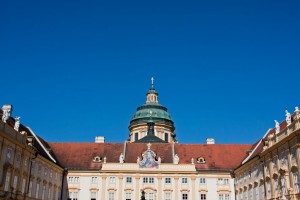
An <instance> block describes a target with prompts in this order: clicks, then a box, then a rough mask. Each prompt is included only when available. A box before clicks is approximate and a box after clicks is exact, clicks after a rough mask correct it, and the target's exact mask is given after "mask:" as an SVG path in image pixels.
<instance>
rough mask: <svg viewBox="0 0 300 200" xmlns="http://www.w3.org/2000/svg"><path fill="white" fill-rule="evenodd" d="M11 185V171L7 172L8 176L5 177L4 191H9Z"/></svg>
mask: <svg viewBox="0 0 300 200" xmlns="http://www.w3.org/2000/svg"><path fill="white" fill-rule="evenodd" d="M9 185H10V172H9V171H7V172H6V177H5V185H4V191H5V192H8V191H9Z"/></svg>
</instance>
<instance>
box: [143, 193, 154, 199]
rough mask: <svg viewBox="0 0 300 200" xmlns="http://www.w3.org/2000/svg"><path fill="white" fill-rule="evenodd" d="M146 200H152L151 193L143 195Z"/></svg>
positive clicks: (152, 195)
mask: <svg viewBox="0 0 300 200" xmlns="http://www.w3.org/2000/svg"><path fill="white" fill-rule="evenodd" d="M145 199H146V200H154V194H153V193H146V194H145Z"/></svg>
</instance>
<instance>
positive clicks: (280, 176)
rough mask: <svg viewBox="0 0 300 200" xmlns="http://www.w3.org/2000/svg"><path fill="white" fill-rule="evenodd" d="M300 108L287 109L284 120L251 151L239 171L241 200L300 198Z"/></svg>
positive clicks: (238, 192)
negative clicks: (289, 110)
mask: <svg viewBox="0 0 300 200" xmlns="http://www.w3.org/2000/svg"><path fill="white" fill-rule="evenodd" d="M299 135H300V112H299V109H298V107H296V109H295V113H294V114H293V115H291V114H290V113H289V112H288V111H286V119H285V120H284V121H283V122H282V123H278V122H277V121H276V120H275V127H274V128H272V129H269V130H268V131H267V133H266V134H265V135H264V136H263V137H262V138H261V139H260V140H259V141H258V142H257V143H256V144H255V145H253V148H252V149H251V150H250V151H249V155H248V156H247V158H246V159H245V160H243V162H242V165H241V166H240V167H238V168H237V169H236V170H235V171H234V174H235V177H236V178H235V193H236V199H237V200H261V199H280V200H281V199H289V200H293V199H300V193H299V192H300V191H299V187H300V185H299V184H300V183H299V173H300V171H299V170H300V169H299V164H300V149H299V141H300V136H299Z"/></svg>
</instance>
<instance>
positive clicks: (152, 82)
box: [151, 77, 154, 89]
mask: <svg viewBox="0 0 300 200" xmlns="http://www.w3.org/2000/svg"><path fill="white" fill-rule="evenodd" d="M151 88H152V89H154V78H153V77H151Z"/></svg>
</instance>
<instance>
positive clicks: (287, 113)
mask: <svg viewBox="0 0 300 200" xmlns="http://www.w3.org/2000/svg"><path fill="white" fill-rule="evenodd" d="M285 116H286V118H285V121H286V123H287V125H288V126H289V125H290V124H291V123H292V120H291V114H290V113H289V111H287V110H285Z"/></svg>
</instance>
